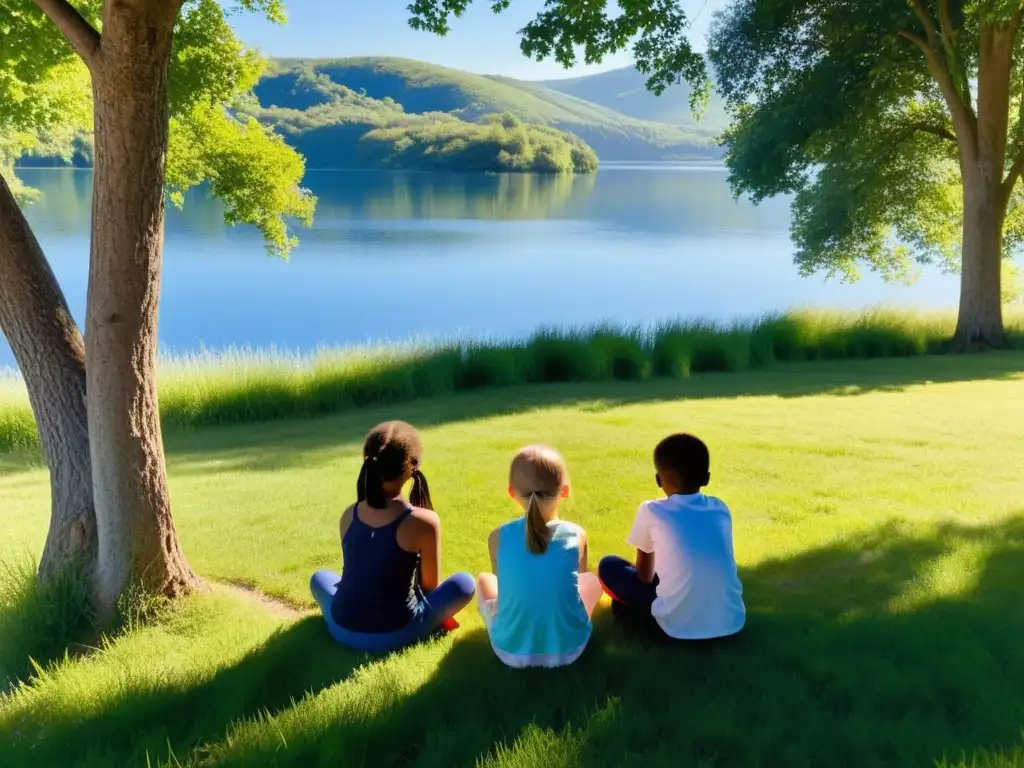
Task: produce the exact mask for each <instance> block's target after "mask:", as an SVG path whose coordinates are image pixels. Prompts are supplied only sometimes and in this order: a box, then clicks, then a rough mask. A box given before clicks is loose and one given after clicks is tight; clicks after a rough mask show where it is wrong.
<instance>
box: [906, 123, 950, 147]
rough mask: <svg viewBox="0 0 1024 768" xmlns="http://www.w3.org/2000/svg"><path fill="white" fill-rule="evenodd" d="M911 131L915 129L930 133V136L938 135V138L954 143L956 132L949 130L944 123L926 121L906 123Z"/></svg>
mask: <svg viewBox="0 0 1024 768" xmlns="http://www.w3.org/2000/svg"><path fill="white" fill-rule="evenodd" d="M907 128H909V129H910V130H911V131H917V132H919V133H930V134H931V135H932V136H938V137H939V138H940V139H945V140H946V141H951V142H953V143H954V144H956V134H954V133H953V132H952V131H950V130H949V129H948V128H947V127H946V126H944V125H938V124H937V123H926V122H916V123H910V124H909V125H907Z"/></svg>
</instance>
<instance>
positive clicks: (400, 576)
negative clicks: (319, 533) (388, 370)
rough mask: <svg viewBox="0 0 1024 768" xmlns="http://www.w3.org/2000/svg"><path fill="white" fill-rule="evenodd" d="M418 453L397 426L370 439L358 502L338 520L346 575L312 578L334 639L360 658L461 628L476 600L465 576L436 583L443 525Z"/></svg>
mask: <svg viewBox="0 0 1024 768" xmlns="http://www.w3.org/2000/svg"><path fill="white" fill-rule="evenodd" d="M422 452H423V449H422V443H421V441H420V436H419V433H418V432H417V431H416V430H415V429H414V428H413V427H412V426H410V425H409V424H406V423H405V422H402V421H389V422H386V423H384V424H380V425H379V426H377V427H375V428H374V429H373V430H372V431H371V432H370V434H369V435H367V437H366V442H365V443H364V445H363V466H362V469H361V470H360V472H359V480H358V482H357V488H356V490H357V498H358V499H359V501H358V503H356V504H354V505H353V506H351V507H349V508H348V509H347V510H345V513H344V514H343V515H342V516H341V550H342V556H343V559H344V570H343V571H342V575H341V576H340V577H339V576H338V574H336V573H334V572H332V571H317V572H316V573H315V574H313V578H312V581H311V582H310V589H311V590H312V592H313V597H314V598H315V599H316V601H317V603H318V604H319V606H320V609H321V610H322V611H323V614H324V618H325V619H326V620H327V629H328V630H329V631H330V633H331V636H332V637H333V638H334V639H335V640H337V641H338V642H339V643H341V644H343V645H347V646H348V647H350V648H353V649H355V650H357V651H367V652H371V653H385V652H387V651H392V650H394V649H396V648H400V647H402V646H405V645H410V644H412V643H415V642H416V641H418V640H421V639H423V638H425V637H427V636H428V635H430V634H431V633H433V632H434V631H436V630H438V629H450V628H453V627H454V626H458V625H457V624H455V623H454V616H455V614H456V613H458V612H459V611H461V610H462V609H463V608H465V607H466V606H467V605H468V604H469V602H470V601H471V600H472V599H473V591H474V590H473V577H472V576H470V575H469V574H468V573H456V574H455V575H453V576H451V577H449V578H448V579H447V580H446V581H444V582H443V583H441V584H439V583H438V581H439V579H440V576H439V574H440V572H441V521H440V519H439V518H438V516H437V514H436V513H435V512H433V511H432V510H433V505H432V503H431V501H430V489H429V487H428V486H427V478H426V477H424V475H423V472H422V471H420V460H421V457H422ZM410 480H412V492H411V493H410V494H409V501H406V500H405V499H404V498H403V497H402V489H403V488H404V487H405V485H406V483H408V482H409V481H410ZM410 502H411V503H410Z"/></svg>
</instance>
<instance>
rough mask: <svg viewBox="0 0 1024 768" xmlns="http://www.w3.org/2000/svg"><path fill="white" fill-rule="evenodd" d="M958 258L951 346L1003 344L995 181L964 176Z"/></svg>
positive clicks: (1000, 204)
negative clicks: (957, 309) (957, 297)
mask: <svg viewBox="0 0 1024 768" xmlns="http://www.w3.org/2000/svg"><path fill="white" fill-rule="evenodd" d="M963 187H964V192H963V194H964V229H963V257H962V264H961V269H960V312H959V315H958V317H957V325H956V336H955V344H956V347H957V348H958V349H959V350H961V351H967V350H971V349H977V348H984V347H1000V346H1002V345H1003V306H1002V304H1003V297H1002V290H1001V283H1000V281H1001V278H1002V276H1001V267H1002V258H1003V219H1004V216H1005V211H1006V204H1005V201H1004V200H1003V195H1002V191H1001V189H1000V186H999V184H998V183H992V182H991V181H989V180H988V179H986V178H985V176H984V175H983V174H981V173H977V174H971V175H969V176H967V177H965V178H964V180H963Z"/></svg>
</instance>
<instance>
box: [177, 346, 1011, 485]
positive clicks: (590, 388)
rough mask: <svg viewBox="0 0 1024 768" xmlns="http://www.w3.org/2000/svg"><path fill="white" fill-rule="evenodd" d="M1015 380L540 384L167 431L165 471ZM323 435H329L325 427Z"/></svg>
mask: <svg viewBox="0 0 1024 768" xmlns="http://www.w3.org/2000/svg"><path fill="white" fill-rule="evenodd" d="M1021 372H1024V354H1021V353H990V354H984V355H976V356H972V357H959V356H926V357H915V358H900V359H880V360H854V361H836V362H818V363H800V364H790V365H777V366H772V367H769V368H764V369H757V370H753V371H748V372H745V373H743V374H740V375H737V374H731V373H710V374H701V375H699V376H695V377H693V378H688V379H675V380H667V379H658V380H652V381H632V382H629V381H618V382H602V383H580V384H572V383H567V384H539V385H531V386H520V387H510V388H507V389H493V390H480V391H477V392H463V393H458V394H454V395H448V396H443V397H436V398H430V399H427V400H412V401H404V402H398V403H393V404H388V405H381V406H373V407H366V408H359V409H355V410H350V411H346V412H343V413H339V414H334V415H330V416H326V417H323V418H321V419H319V420H318V423H317V426H316V427H313V428H311V427H310V423H311V422H310V421H308V420H286V421H279V422H272V421H271V422H260V423H254V424H244V425H230V426H221V427H216V428H203V429H201V430H198V431H196V432H181V431H173V430H169V431H168V432H167V435H166V439H167V447H168V453H169V457H170V461H171V469H172V471H176V472H186V473H189V474H201V473H204V472H207V473H212V472H222V471H224V470H225V469H239V470H241V469H246V470H257V471H269V470H281V469H289V468H291V467H295V466H301V465H304V464H307V463H308V462H309V461H310V460H311V458H312V457H313V456H314V455H315V454H318V453H321V452H322V451H324V450H325V449H329V448H339V447H344V446H352V447H353V449H355V448H354V447H355V446H358V445H360V444H361V442H362V440H363V438H364V437H365V435H366V430H367V429H368V428H369V427H370V426H372V425H373V424H375V423H377V422H379V421H383V420H385V419H405V420H407V421H410V422H412V423H414V424H416V426H417V427H420V428H423V429H429V428H431V427H435V426H440V425H444V424H451V423H458V422H465V421H474V420H478V419H487V418H492V417H496V416H503V415H515V414H521V413H526V412H529V411H534V410H540V409H544V408H557V407H579V406H580V405H582V404H586V405H587V407H588V408H590V409H591V410H599V411H600V410H610V409H613V408H616V407H620V406H626V405H632V404H636V403H657V402H671V401H676V400H688V399H689V400H702V399H712V398H714V399H729V398H740V397H761V396H773V397H781V398H797V397H806V396H812V395H821V394H832V395H842V396H855V395H858V394H864V393H868V392H878V391H893V392H898V391H902V390H904V389H906V388H907V387H911V386H915V385H921V384H926V383H945V382H957V381H981V380H1004V379H1009V378H1011V377H1014V376H1016V375H1018V374H1020V373H1021ZM328 427H329V428H328Z"/></svg>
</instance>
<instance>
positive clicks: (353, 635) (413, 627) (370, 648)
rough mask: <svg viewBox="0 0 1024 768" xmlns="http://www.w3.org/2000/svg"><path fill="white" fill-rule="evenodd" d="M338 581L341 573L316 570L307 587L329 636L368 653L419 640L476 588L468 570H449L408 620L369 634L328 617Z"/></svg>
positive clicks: (452, 613)
mask: <svg viewBox="0 0 1024 768" xmlns="http://www.w3.org/2000/svg"><path fill="white" fill-rule="evenodd" d="M339 581H341V577H340V576H339V575H338V574H336V573H334V572H333V571H317V572H316V573H314V574H313V578H312V579H311V580H310V582H309V588H310V591H311V592H312V593H313V598H314V599H315V600H316V602H317V605H319V606H320V610H321V611H323V614H324V619H325V620H326V621H327V630H328V631H329V632H330V633H331V637H333V638H334V639H335V640H336V641H338V642H339V643H341V644H342V645H346V646H348V647H349V648H352V649H353V650H356V651H365V652H368V653H387V652H388V651H393V650H395V649H397V648H402V647H404V646H406V645H412V644H413V643H415V642H418V641H420V640H423V639H424V638H426V637H427V636H429V635H430V634H432V633H433V632H435V631H436V630H437V629H438V628H440V626H441V624H442V623H443V622H445V621H446V620H448V619H450V618H452V617H453V616H455V614H456V613H458V612H459V611H461V610H462V609H463V608H465V607H466V606H467V605H469V603H470V601H471V600H472V599H473V593H474V591H475V590H476V584H475V583H474V582H473V577H472V576H470V575H469V574H468V573H456V574H453V575H452V576H449V577H448V578H447V579H445V580H444V581H442V582H441V583H440V584H439V585H438V586H437V589H435V590H434V591H433V592H431V593H430V594H429V595H427V596H426V597H425V598H424V599H423V602H422V603H420V610H419V611H417V613H416V615H415V617H413V620H412V621H411V622H409V624H407V625H406V626H404V627H402V628H401V629H399V630H396V631H394V632H386V633H381V634H369V633H365V632H351V631H349V630H347V629H345V628H344V627H339V626H338V625H337V624H335V623H334V620H333V619H332V618H331V603H332V601H333V600H334V593H335V592H337V591H338V582H339Z"/></svg>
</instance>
